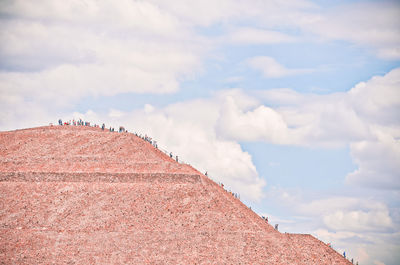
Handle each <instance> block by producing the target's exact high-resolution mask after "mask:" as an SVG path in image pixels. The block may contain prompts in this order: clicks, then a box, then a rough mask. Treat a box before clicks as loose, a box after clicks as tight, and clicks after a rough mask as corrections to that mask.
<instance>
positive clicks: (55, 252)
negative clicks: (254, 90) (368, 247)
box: [0, 126, 350, 264]
mask: <svg viewBox="0 0 400 265" xmlns="http://www.w3.org/2000/svg"><path fill="white" fill-rule="evenodd" d="M0 229H1V230H0V263H1V264H199V263H200V264H350V262H349V261H347V260H346V259H344V258H343V257H342V256H341V255H340V254H339V253H337V252H336V251H334V250H333V249H331V248H330V247H328V246H327V245H326V244H324V243H323V242H321V241H319V240H318V239H316V238H314V237H312V236H310V235H300V234H282V233H279V232H278V231H276V230H274V229H273V227H272V226H270V225H269V224H267V223H266V222H265V221H264V220H262V219H261V218H260V217H259V216H258V215H257V214H255V213H254V212H252V211H251V210H250V209H249V208H248V207H246V206H245V205H244V204H243V203H241V202H240V201H239V200H238V199H236V198H235V197H233V196H232V195H231V194H229V193H228V192H226V191H225V190H224V189H223V188H221V187H220V186H218V185H217V184H216V183H214V182H213V181H211V180H210V179H208V178H207V177H206V176H204V175H202V174H201V173H200V172H198V171H197V170H195V169H194V168H192V167H190V166H188V165H184V164H179V163H177V162H176V161H174V160H173V159H171V158H170V157H168V156H167V155H165V154H164V153H162V152H160V151H159V150H158V149H156V148H154V147H153V146H152V145H151V144H149V143H148V142H146V141H144V140H142V139H140V138H139V137H136V136H134V135H133V134H130V133H117V132H108V131H101V130H100V129H98V128H92V127H83V126H82V127H75V126H50V127H40V128H33V129H26V130H18V131H11V132H0Z"/></svg>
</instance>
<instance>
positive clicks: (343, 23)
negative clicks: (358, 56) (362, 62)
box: [300, 1, 400, 60]
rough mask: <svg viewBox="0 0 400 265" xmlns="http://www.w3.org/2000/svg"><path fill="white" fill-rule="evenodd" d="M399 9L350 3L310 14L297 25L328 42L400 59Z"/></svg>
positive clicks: (395, 5) (386, 4)
mask: <svg viewBox="0 0 400 265" xmlns="http://www.w3.org/2000/svg"><path fill="white" fill-rule="evenodd" d="M399 24H400V6H399V3H398V2H396V1H393V2H390V1H378V2H366V3H362V2H361V3H350V4H345V5H342V6H339V7H336V8H331V9H329V10H327V11H326V12H324V11H321V12H320V13H319V14H317V13H314V14H312V15H311V16H310V17H308V18H307V19H304V20H302V21H301V23H300V27H301V28H303V30H305V31H310V32H313V33H316V34H317V35H318V36H320V37H321V38H324V39H328V40H332V39H334V40H347V41H350V42H352V43H355V44H358V45H363V46H364V47H368V48H371V49H372V50H374V51H375V53H376V54H377V55H378V56H379V57H381V58H384V59H395V60H397V59H399V58H400V48H399V47H400V29H399Z"/></svg>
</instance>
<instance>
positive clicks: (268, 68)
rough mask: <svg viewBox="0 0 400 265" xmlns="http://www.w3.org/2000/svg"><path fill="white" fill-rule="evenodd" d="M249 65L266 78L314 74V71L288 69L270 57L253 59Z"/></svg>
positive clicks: (249, 60) (248, 61)
mask: <svg viewBox="0 0 400 265" xmlns="http://www.w3.org/2000/svg"><path fill="white" fill-rule="evenodd" d="M247 63H248V64H249V65H250V66H251V67H252V68H254V69H256V70H258V71H261V73H262V74H263V75H264V77H266V78H280V77H285V76H291V75H299V74H306V73H311V72H313V70H312V69H288V68H286V67H285V66H283V65H281V64H279V63H278V62H277V61H276V60H275V59H274V58H272V57H268V56H257V57H253V58H250V59H248V60H247Z"/></svg>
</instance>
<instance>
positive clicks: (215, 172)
mask: <svg viewBox="0 0 400 265" xmlns="http://www.w3.org/2000/svg"><path fill="white" fill-rule="evenodd" d="M399 114H400V4H399V3H398V2H397V1H306V0H291V1H281V2H279V1H268V0H265V1H258V0H248V1H244V0H221V1H218V2H217V1H211V0H210V1H208V0H205V1H191V2H189V1H183V0H172V1H161V0H148V1H132V0H122V1H118V2H117V3H116V2H111V1H92V0H85V1H83V0H75V1H54V0H52V1H47V0H45V1H40V3H37V2H35V3H31V2H29V1H17V0H15V1H2V2H1V3H0V130H13V129H18V128H26V127H33V126H40V125H46V124H49V123H51V122H56V121H57V120H58V118H60V117H61V118H62V119H64V120H69V119H72V118H82V119H86V120H89V121H92V122H94V123H103V122H105V123H106V124H107V125H108V126H115V127H116V126H118V125H124V126H125V127H126V128H127V129H128V130H129V131H136V132H139V133H143V134H145V133H146V134H148V135H151V136H152V137H153V138H155V139H157V140H158V142H159V146H161V147H162V148H164V149H167V150H170V151H172V152H173V153H174V154H178V155H179V156H180V157H181V158H182V159H183V160H184V161H185V162H187V163H190V164H192V165H193V166H195V167H196V168H197V169H199V170H201V171H204V172H205V171H208V173H209V175H210V177H211V178H213V179H214V180H215V181H218V182H223V183H224V184H225V186H226V187H227V188H228V189H231V190H232V191H234V192H237V193H240V194H241V199H242V201H243V202H245V203H246V204H247V205H249V206H251V207H252V209H254V210H255V211H256V212H257V213H259V214H260V215H267V216H269V217H270V220H271V222H272V223H279V227H280V230H281V231H282V232H296V233H311V234H313V235H314V236H316V237H318V238H319V239H321V240H323V241H324V242H331V243H332V245H333V246H334V248H335V249H337V250H338V251H339V252H343V251H344V250H346V253H347V255H348V256H349V257H350V258H351V257H352V258H354V259H355V260H357V261H359V262H360V264H376V265H380V264H398V261H399V260H400V256H399V254H398V253H400V203H399V202H400V200H399V198H400V193H399V191H400V167H399V165H400V163H399V162H400V142H399V139H400V118H399V117H400V115H399Z"/></svg>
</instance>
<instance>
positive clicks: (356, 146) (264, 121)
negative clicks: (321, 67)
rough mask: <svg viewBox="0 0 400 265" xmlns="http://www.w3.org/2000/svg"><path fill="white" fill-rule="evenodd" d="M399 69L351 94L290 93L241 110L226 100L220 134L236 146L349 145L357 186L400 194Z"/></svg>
mask: <svg viewBox="0 0 400 265" xmlns="http://www.w3.org/2000/svg"><path fill="white" fill-rule="evenodd" d="M399 87H400V69H394V70H392V71H391V72H389V73H388V74H386V75H384V76H377V77H373V78H371V80H369V81H367V82H362V83H360V84H358V85H356V86H355V87H354V88H352V89H351V90H350V91H348V92H342V93H335V94H329V95H316V94H309V95H304V94H300V93H297V92H295V91H293V90H289V89H278V90H270V91H267V92H265V93H261V94H260V95H261V96H260V97H259V99H262V97H263V98H264V101H266V102H267V103H272V104H274V105H278V107H274V108H271V107H268V105H262V104H256V105H253V106H252V107H250V108H246V109H244V108H241V107H240V106H238V105H237V104H236V102H235V99H234V98H230V97H226V99H225V101H224V104H223V105H222V108H221V115H220V120H219V121H218V132H219V133H220V135H222V136H224V137H226V138H227V139H231V140H237V141H266V142H270V143H274V144H290V145H302V146H319V147H337V146H346V145H350V148H351V154H352V157H353V160H354V162H356V163H357V165H358V167H359V168H358V169H357V171H355V172H353V173H352V174H350V175H349V176H348V177H347V182H348V183H351V184H354V185H365V186H370V187H371V186H373V187H375V188H396V189H398V188H399V184H398V183H399V181H398V180H399V172H400V168H399V165H398V164H399V163H398V162H397V161H399V160H400V141H399V137H400V121H399V116H398V115H397V113H400V90H399Z"/></svg>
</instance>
